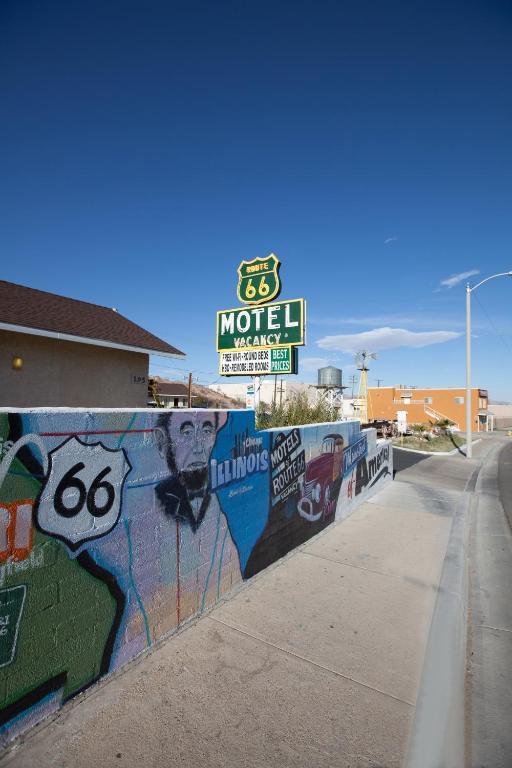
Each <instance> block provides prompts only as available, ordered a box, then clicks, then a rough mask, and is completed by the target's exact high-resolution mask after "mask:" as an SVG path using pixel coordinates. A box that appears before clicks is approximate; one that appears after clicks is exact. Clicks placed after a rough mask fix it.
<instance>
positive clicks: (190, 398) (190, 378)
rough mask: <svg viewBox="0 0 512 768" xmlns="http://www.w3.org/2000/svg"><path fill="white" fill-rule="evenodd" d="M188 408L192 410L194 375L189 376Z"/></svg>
mask: <svg viewBox="0 0 512 768" xmlns="http://www.w3.org/2000/svg"><path fill="white" fill-rule="evenodd" d="M188 407H189V408H192V374H191V373H189V375H188Z"/></svg>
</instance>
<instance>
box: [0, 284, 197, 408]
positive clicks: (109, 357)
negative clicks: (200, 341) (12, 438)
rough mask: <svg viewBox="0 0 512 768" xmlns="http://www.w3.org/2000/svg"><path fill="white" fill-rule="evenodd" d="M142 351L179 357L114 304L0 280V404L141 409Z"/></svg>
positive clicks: (145, 355)
mask: <svg viewBox="0 0 512 768" xmlns="http://www.w3.org/2000/svg"><path fill="white" fill-rule="evenodd" d="M149 355H159V356H160V355H161V356H164V357H173V358H184V357H185V355H184V354H183V352H180V350H179V349H176V348H175V347H173V346H171V345H170V344H168V343H167V342H166V341H163V340H162V339H159V338H158V337H157V336H154V335H153V334H152V333H150V332H149V331H146V330H144V328H141V327H140V326H139V325H136V324H135V323H132V322H131V320H128V318H126V317H123V315H121V314H120V313H119V312H117V310H116V309H113V308H110V307H102V306H98V305H97V304H89V303H88V302H86V301H78V300H76V299H69V298H67V297H66V296H58V295H56V294H55V293H47V292H46V291H39V290H36V289H34V288H26V287H25V286H23V285H16V284H15V283H8V282H6V281H5V280H0V406H9V407H19V408H27V407H28V408H30V407H36V406H72V407H104V408H134V407H135V408H137V407H146V405H147V391H148V369H149Z"/></svg>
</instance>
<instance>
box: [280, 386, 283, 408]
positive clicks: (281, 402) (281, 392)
mask: <svg viewBox="0 0 512 768" xmlns="http://www.w3.org/2000/svg"><path fill="white" fill-rule="evenodd" d="M282 406H283V380H282V379H281V381H280V382H279V407H280V408H282Z"/></svg>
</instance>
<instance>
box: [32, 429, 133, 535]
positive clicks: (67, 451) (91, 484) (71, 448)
mask: <svg viewBox="0 0 512 768" xmlns="http://www.w3.org/2000/svg"><path fill="white" fill-rule="evenodd" d="M48 459H49V468H48V475H47V479H46V483H45V485H44V486H43V488H42V490H41V493H40V494H39V498H38V500H37V502H36V521H37V525H38V527H39V529H40V530H41V531H43V532H44V533H49V534H50V535H51V536H55V537H56V538H58V539H61V540H62V541H63V542H64V543H65V544H67V545H68V547H70V548H71V549H73V550H74V549H78V547H80V546H81V545H82V544H83V543H84V542H86V541H90V540H91V539H97V538H99V537H100V536H104V535H105V534H107V533H109V532H110V531H111V530H112V529H113V528H114V526H115V525H116V523H117V521H118V519H119V515H120V514H121V498H122V491H123V485H124V481H125V478H126V475H127V474H128V472H129V471H130V470H131V464H130V462H129V461H128V458H127V456H126V453H125V451H124V449H123V448H120V449H112V448H106V447H105V446H104V445H103V444H102V443H99V442H98V443H83V442H82V441H81V440H79V439H78V438H77V437H76V436H74V437H70V438H69V439H68V440H66V441H65V442H64V443H62V444H61V445H59V446H58V448H55V449H54V450H53V451H50V452H49V454H48Z"/></svg>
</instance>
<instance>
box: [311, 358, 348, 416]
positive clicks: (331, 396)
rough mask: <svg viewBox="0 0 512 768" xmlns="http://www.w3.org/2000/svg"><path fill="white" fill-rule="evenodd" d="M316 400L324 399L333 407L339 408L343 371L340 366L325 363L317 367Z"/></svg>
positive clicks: (341, 397)
mask: <svg viewBox="0 0 512 768" xmlns="http://www.w3.org/2000/svg"><path fill="white" fill-rule="evenodd" d="M315 388H316V397H317V402H318V401H319V400H321V399H323V400H325V401H326V402H327V403H329V405H331V406H334V407H335V408H341V406H342V403H343V390H344V389H345V387H344V386H343V373H342V371H341V368H335V367H334V365H326V366H325V367H324V368H319V369H318V384H317V385H316V387H315Z"/></svg>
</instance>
